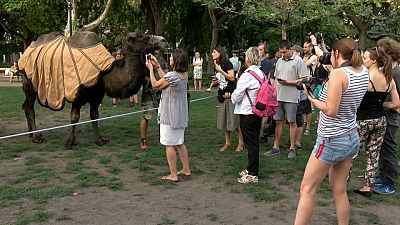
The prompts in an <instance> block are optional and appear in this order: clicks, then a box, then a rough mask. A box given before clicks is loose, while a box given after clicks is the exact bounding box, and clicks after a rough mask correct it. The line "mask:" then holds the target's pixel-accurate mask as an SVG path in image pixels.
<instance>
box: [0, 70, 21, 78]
mask: <svg viewBox="0 0 400 225" xmlns="http://www.w3.org/2000/svg"><path fill="white" fill-rule="evenodd" d="M9 69H10V68H0V77H6V78H10V77H11V76H10V74H9V73H8V74H7V75H6V71H7V70H9ZM20 76H21V75H20V74H19V71H18V72H17V73H16V74H14V76H13V77H16V78H17V79H18V81H19V78H20Z"/></svg>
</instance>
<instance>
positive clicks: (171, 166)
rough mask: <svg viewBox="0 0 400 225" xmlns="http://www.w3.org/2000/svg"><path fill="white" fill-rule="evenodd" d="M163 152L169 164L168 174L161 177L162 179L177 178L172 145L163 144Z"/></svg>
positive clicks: (174, 179) (175, 179)
mask: <svg viewBox="0 0 400 225" xmlns="http://www.w3.org/2000/svg"><path fill="white" fill-rule="evenodd" d="M165 153H166V155H167V161H168V166H169V171H170V173H171V174H170V175H168V176H164V177H162V179H163V180H172V181H177V180H178V172H177V170H176V153H175V148H174V147H173V146H165Z"/></svg>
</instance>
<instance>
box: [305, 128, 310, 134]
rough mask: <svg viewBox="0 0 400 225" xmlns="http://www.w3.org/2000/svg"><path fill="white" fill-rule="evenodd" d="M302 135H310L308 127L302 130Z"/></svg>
mask: <svg viewBox="0 0 400 225" xmlns="http://www.w3.org/2000/svg"><path fill="white" fill-rule="evenodd" d="M304 135H305V136H308V135H310V129H307V128H306V129H305V130H304Z"/></svg>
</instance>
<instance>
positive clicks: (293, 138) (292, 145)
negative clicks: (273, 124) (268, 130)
mask: <svg viewBox="0 0 400 225" xmlns="http://www.w3.org/2000/svg"><path fill="white" fill-rule="evenodd" d="M289 128H290V131H289V132H290V149H296V135H297V124H296V122H291V123H289Z"/></svg>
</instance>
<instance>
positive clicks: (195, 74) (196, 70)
mask: <svg viewBox="0 0 400 225" xmlns="http://www.w3.org/2000/svg"><path fill="white" fill-rule="evenodd" d="M202 77H203V69H202V68H194V69H193V78H194V79H196V80H201V78H202Z"/></svg>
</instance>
